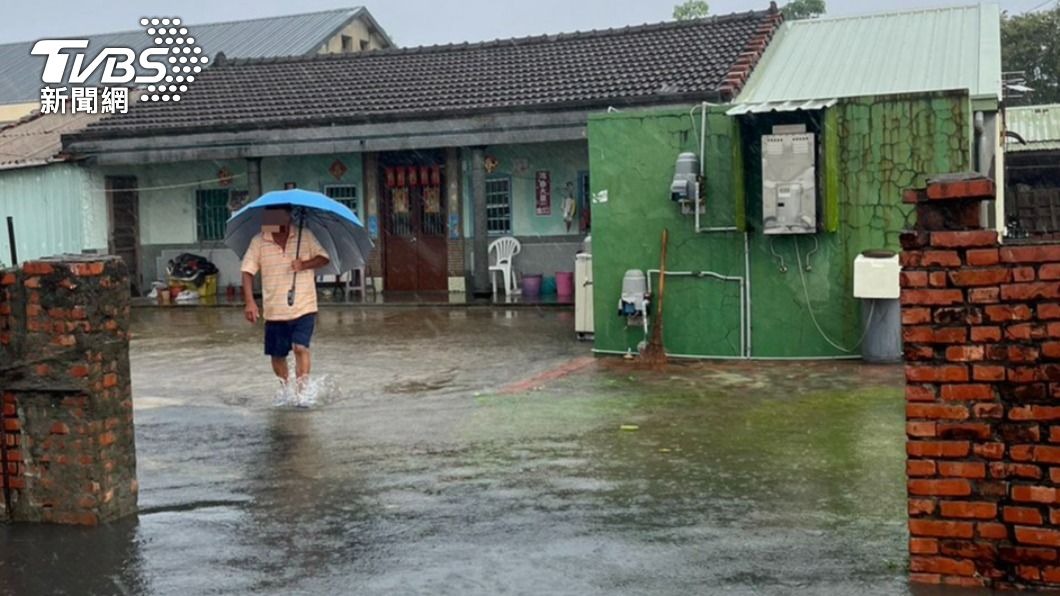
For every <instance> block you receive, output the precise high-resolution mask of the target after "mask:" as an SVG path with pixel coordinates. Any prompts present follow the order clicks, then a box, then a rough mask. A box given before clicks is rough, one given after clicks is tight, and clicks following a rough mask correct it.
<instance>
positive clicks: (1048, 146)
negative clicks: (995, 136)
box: [1005, 103, 1060, 151]
mask: <svg viewBox="0 0 1060 596" xmlns="http://www.w3.org/2000/svg"><path fill="white" fill-rule="evenodd" d="M1005 127H1006V128H1007V129H1008V130H1010V131H1012V132H1014V133H1016V134H1018V135H1019V136H1020V137H1022V138H1023V140H1024V141H1027V144H1026V145H1023V144H1021V143H1020V142H1019V141H1017V140H1015V139H1011V138H1010V139H1008V140H1007V142H1006V144H1005V151H1054V150H1058V149H1060V104H1056V103H1054V104H1048V105H1040V106H1019V107H1013V108H1005Z"/></svg>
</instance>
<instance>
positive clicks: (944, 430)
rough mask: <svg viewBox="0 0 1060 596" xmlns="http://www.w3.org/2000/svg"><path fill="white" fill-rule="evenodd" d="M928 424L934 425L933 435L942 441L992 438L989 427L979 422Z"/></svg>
mask: <svg viewBox="0 0 1060 596" xmlns="http://www.w3.org/2000/svg"><path fill="white" fill-rule="evenodd" d="M907 424H909V423H907ZM929 424H934V425H935V433H936V434H937V435H938V436H939V437H940V438H943V439H978V440H986V439H989V438H990V437H992V436H993V433H992V432H991V429H990V425H989V424H983V423H981V422H936V423H929Z"/></svg>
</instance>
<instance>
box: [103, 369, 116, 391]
mask: <svg viewBox="0 0 1060 596" xmlns="http://www.w3.org/2000/svg"><path fill="white" fill-rule="evenodd" d="M117 386H118V375H116V374H114V373H107V374H105V375H103V387H106V388H109V387H117Z"/></svg>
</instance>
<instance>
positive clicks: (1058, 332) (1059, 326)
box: [1046, 323, 1060, 337]
mask: <svg viewBox="0 0 1060 596" xmlns="http://www.w3.org/2000/svg"><path fill="white" fill-rule="evenodd" d="M1046 329H1047V330H1048V335H1049V337H1060V323H1049V324H1048V325H1047V326H1046Z"/></svg>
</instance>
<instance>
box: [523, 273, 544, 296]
mask: <svg viewBox="0 0 1060 596" xmlns="http://www.w3.org/2000/svg"><path fill="white" fill-rule="evenodd" d="M540 294H541V276H540V275H524V276H523V296H538V295H540Z"/></svg>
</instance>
